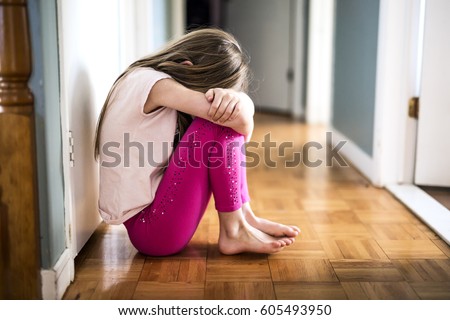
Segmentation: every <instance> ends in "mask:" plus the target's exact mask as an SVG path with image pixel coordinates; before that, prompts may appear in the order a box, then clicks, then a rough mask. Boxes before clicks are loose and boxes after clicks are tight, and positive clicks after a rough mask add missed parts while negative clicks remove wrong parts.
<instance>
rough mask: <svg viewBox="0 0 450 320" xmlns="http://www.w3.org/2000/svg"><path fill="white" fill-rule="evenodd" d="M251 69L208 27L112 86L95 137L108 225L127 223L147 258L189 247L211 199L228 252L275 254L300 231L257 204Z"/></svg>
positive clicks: (232, 43) (233, 45) (234, 46)
mask: <svg viewBox="0 0 450 320" xmlns="http://www.w3.org/2000/svg"><path fill="white" fill-rule="evenodd" d="M248 73H249V68H248V65H247V61H246V57H245V55H244V53H243V52H242V50H241V48H240V46H239V44H238V43H237V41H236V40H235V39H234V38H233V37H232V36H231V35H230V34H228V33H226V32H224V31H221V30H218V29H201V30H197V31H193V32H190V33H188V34H186V35H185V36H183V37H181V38H180V39H179V40H178V41H176V42H174V43H172V44H170V45H168V46H167V47H166V48H164V49H163V50H162V51H160V52H159V53H156V54H154V55H150V56H147V57H144V58H142V59H140V60H138V61H136V62H134V63H133V64H131V65H130V66H129V67H128V69H127V70H126V71H125V72H124V73H122V74H121V75H120V76H119V78H118V79H117V80H116V81H115V83H114V85H113V86H112V88H111V90H110V92H109V95H108V97H107V99H106V101H105V104H104V106H103V109H102V112H101V114H100V117H99V121H98V127H97V133H96V143H95V154H96V157H97V158H99V160H100V195H99V196H100V198H99V211H100V214H101V216H102V218H103V219H104V221H105V222H106V223H109V224H121V223H123V224H124V225H125V227H126V229H127V231H128V235H129V238H130V240H131V242H132V244H133V245H134V246H135V248H136V249H137V250H139V251H140V252H141V253H143V254H146V255H151V256H165V255H171V254H175V253H177V252H179V251H181V250H182V249H183V248H184V247H185V246H186V245H187V244H188V242H189V241H190V239H191V238H192V236H193V235H194V232H195V230H196V228H197V226H198V224H199V222H200V220H201V218H202V216H203V214H204V212H205V210H206V207H207V205H208V202H209V200H210V197H211V194H213V195H214V200H215V207H216V209H217V211H218V214H219V222H220V233H219V240H218V245H219V250H220V251H221V252H222V253H223V254H237V253H241V252H259V253H275V252H278V251H280V250H282V249H283V248H284V247H285V246H288V245H290V244H292V243H293V242H294V238H295V237H296V236H297V235H298V234H299V232H300V230H299V229H298V228H297V227H295V226H286V225H282V224H278V223H274V222H271V221H269V220H265V219H261V218H258V217H256V216H255V215H254V213H253V211H252V209H251V207H250V204H249V201H250V197H249V193H248V188H247V181H246V169H245V166H244V161H245V155H244V154H243V152H242V150H243V148H242V146H243V144H244V142H245V139H249V137H250V135H251V133H252V130H253V114H254V105H253V102H252V100H251V99H250V98H249V97H248V96H247V95H246V94H245V93H244V91H245V90H246V89H247V86H248ZM149 142H151V143H149ZM145 160H147V161H145Z"/></svg>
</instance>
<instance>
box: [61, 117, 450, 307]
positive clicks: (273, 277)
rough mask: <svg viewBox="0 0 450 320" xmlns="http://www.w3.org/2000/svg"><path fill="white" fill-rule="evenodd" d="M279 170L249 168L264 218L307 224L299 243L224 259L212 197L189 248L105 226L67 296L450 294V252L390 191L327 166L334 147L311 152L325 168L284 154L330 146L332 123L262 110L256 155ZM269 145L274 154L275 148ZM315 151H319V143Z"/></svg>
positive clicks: (361, 296)
mask: <svg viewBox="0 0 450 320" xmlns="http://www.w3.org/2000/svg"><path fill="white" fill-rule="evenodd" d="M268 133H270V135H271V140H272V141H276V142H277V144H278V145H279V144H280V143H282V142H286V141H292V143H293V144H292V145H293V147H291V148H285V149H284V156H283V155H277V153H278V151H277V148H272V152H271V153H270V155H271V158H270V159H269V160H273V161H274V162H276V164H277V166H276V168H269V167H268V166H266V165H264V164H260V165H258V166H256V167H254V168H249V169H248V181H249V187H250V195H251V197H252V202H251V203H252V207H253V209H254V211H255V213H256V214H257V215H259V216H262V217H265V218H269V219H274V220H277V221H279V222H282V223H286V224H295V225H298V226H299V227H300V228H301V229H302V234H301V235H300V236H299V238H298V240H297V241H296V243H295V244H294V245H292V246H290V247H288V248H286V249H285V250H284V251H282V252H280V253H278V254H274V255H261V254H241V255H236V256H224V255H221V254H220V253H219V252H218V250H217V237H218V219H217V214H216V212H215V211H214V206H213V203H210V206H209V208H208V210H207V212H206V214H205V217H204V219H203V220H202V222H201V224H200V226H199V228H198V230H197V232H196V234H195V235H194V238H193V239H192V241H191V243H190V244H189V246H188V247H187V248H186V249H185V250H184V251H183V252H181V253H180V254H178V255H175V256H171V257H165V258H152V257H145V256H143V255H141V254H139V253H138V252H137V251H136V250H135V249H134V248H133V247H132V246H131V244H130V242H129V240H128V237H127V234H126V231H125V228H124V227H123V226H107V225H104V224H102V225H101V226H100V227H99V228H98V230H97V231H96V232H95V233H94V235H93V236H92V238H91V239H90V240H89V242H88V243H87V245H86V246H85V248H84V249H83V250H82V251H81V252H80V254H79V255H78V257H77V258H76V273H75V280H74V282H73V283H72V284H71V286H70V287H69V288H68V290H67V292H66V294H65V296H64V298H65V299H227V300H228V299H258V300H259V299H325V300H328V299H450V248H449V246H448V245H447V244H446V243H445V242H444V241H443V240H441V239H440V238H439V237H438V236H437V235H436V234H435V233H434V232H433V231H432V230H430V228H428V227H427V226H426V225H424V224H423V223H422V222H421V221H419V220H418V219H417V218H416V217H415V216H414V214H412V213H411V212H410V211H409V210H408V209H407V208H405V207H404V206H403V205H402V204H401V203H400V202H398V201H397V200H396V199H395V198H394V197H393V196H392V195H391V194H390V193H389V192H388V191H386V190H384V189H379V188H375V187H373V186H371V185H370V184H369V183H368V182H367V181H366V179H365V178H364V177H363V176H361V175H360V174H359V173H358V172H357V171H356V170H355V169H354V168H352V167H341V166H338V165H336V163H335V164H334V166H331V167H327V166H326V165H325V159H326V154H325V148H323V149H321V150H316V151H314V152H310V153H309V154H308V157H309V159H308V160H310V161H316V160H324V163H323V164H322V165H320V166H318V167H315V168H313V167H307V166H305V165H296V166H292V165H291V167H289V168H286V167H285V165H284V163H285V160H288V161H289V160H292V159H293V152H294V151H296V152H297V151H299V150H302V146H303V145H304V144H305V143H306V142H308V141H317V142H319V143H321V144H322V145H325V129H324V128H322V127H314V126H306V125H304V124H300V123H297V122H293V121H291V120H288V119H285V118H283V117H278V116H272V115H270V116H269V115H257V117H256V127H255V132H254V135H253V137H252V141H256V142H259V144H260V146H259V148H256V147H254V148H251V149H250V150H249V151H251V152H252V153H253V157H252V158H251V159H249V161H253V160H254V159H255V155H256V154H257V155H259V156H260V157H261V158H263V157H264V156H266V157H268V154H269V153H268V152H266V153H264V149H263V148H262V147H261V142H262V141H264V136H265V135H266V134H268ZM266 151H267V150H266ZM311 151H313V149H311Z"/></svg>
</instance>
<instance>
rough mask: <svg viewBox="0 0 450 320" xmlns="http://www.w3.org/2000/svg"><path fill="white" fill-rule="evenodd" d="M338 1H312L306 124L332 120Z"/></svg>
mask: <svg viewBox="0 0 450 320" xmlns="http://www.w3.org/2000/svg"><path fill="white" fill-rule="evenodd" d="M334 5H335V0H314V1H310V2H309V32H308V42H309V43H308V62H307V80H306V121H307V122H308V123H310V124H329V123H330V119H331V100H332V94H333V92H332V76H333V36H334Z"/></svg>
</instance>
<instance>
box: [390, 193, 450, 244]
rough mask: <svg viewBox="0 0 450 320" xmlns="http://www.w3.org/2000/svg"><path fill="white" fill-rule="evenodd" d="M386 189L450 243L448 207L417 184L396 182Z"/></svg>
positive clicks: (449, 213)
mask: <svg viewBox="0 0 450 320" xmlns="http://www.w3.org/2000/svg"><path fill="white" fill-rule="evenodd" d="M386 189H388V190H389V191H390V192H391V193H392V194H393V195H394V196H395V197H396V198H397V199H399V200H400V201H401V202H403V203H404V204H405V206H407V207H408V208H409V209H410V210H411V211H413V212H414V213H415V214H416V215H417V216H418V217H419V218H420V219H421V220H422V221H423V222H425V223H426V224H427V225H428V226H429V227H430V228H431V229H432V230H433V231H434V232H436V234H437V235H439V236H440V237H441V238H442V240H444V241H445V242H447V243H448V244H449V245H450V211H449V210H448V209H447V208H446V207H444V206H443V205H442V204H440V203H439V202H438V201H437V200H435V199H434V198H433V197H431V196H430V195H429V194H428V193H426V192H425V191H423V190H422V189H420V188H419V187H417V186H415V185H411V184H403V185H399V184H394V185H387V186H386Z"/></svg>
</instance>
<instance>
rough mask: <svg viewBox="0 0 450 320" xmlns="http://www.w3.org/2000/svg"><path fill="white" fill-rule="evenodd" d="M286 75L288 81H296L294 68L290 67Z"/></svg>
mask: <svg viewBox="0 0 450 320" xmlns="http://www.w3.org/2000/svg"><path fill="white" fill-rule="evenodd" d="M286 77H287V80H288V82H292V81H294V69H292V68H289V69H288V71H287V73H286Z"/></svg>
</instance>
